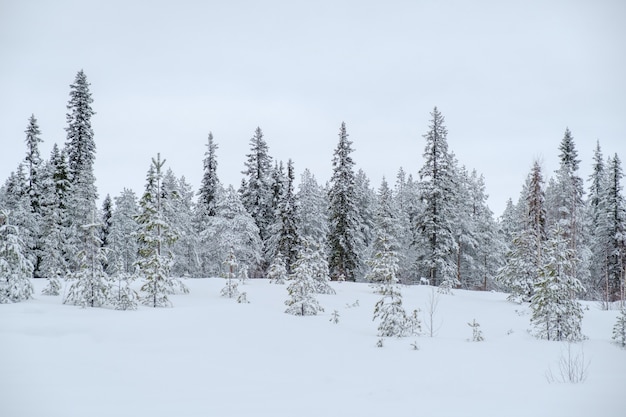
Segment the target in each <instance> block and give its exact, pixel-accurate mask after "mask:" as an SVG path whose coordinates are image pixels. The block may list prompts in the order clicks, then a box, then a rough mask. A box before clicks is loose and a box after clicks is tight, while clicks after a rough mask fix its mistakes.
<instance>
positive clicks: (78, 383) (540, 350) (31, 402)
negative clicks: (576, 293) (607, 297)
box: [0, 278, 626, 417]
mask: <svg viewBox="0 0 626 417" xmlns="http://www.w3.org/2000/svg"><path fill="white" fill-rule="evenodd" d="M33 282H34V285H35V291H36V292H35V294H36V296H35V298H34V299H32V300H28V301H25V302H22V303H16V304H7V305H0V369H1V370H2V371H1V374H0V415H2V416H11V417H20V416H29V417H31V416H43V415H45V416H48V417H54V416H64V417H71V416H84V415H89V416H91V417H96V416H112V415H116V416H151V417H159V416H181V417H184V416H222V417H223V416H273V417H277V416H290V417H291V416H298V417H306V416H315V417H319V416H351V415H358V416H382V415H393V416H394V417H395V416H420V415H423V416H460V415H463V416H481V417H486V416H525V417H527V416H541V415H550V416H568V417H574V416H592V415H602V416H623V415H626V408H625V407H624V404H623V387H624V386H626V351H625V350H623V349H620V348H619V347H617V346H616V345H615V344H614V343H612V342H611V334H612V328H613V325H614V324H615V322H616V317H617V315H618V311H617V310H612V311H602V310H600V309H599V308H598V306H597V305H596V304H595V303H583V307H584V308H585V309H586V308H587V307H588V310H586V311H585V317H584V320H583V333H584V334H585V335H587V336H588V337H589V339H588V340H587V341H585V342H583V343H582V344H574V345H572V351H573V352H576V353H579V352H580V351H581V349H584V355H585V362H587V361H589V368H588V378H587V380H586V381H585V382H584V383H580V384H569V383H549V382H548V381H547V379H546V372H547V371H548V370H549V369H552V371H553V373H558V361H559V358H560V357H561V354H562V351H563V349H565V348H566V344H564V343H559V342H550V341H545V340H537V339H535V338H534V337H532V336H531V335H529V334H528V332H527V330H528V329H529V328H530V324H529V319H530V312H529V310H528V307H527V305H517V304H513V303H511V302H508V301H506V294H501V293H488V292H468V291H461V290H455V291H454V295H441V296H440V303H439V305H438V308H437V311H436V312H435V323H440V324H441V326H440V328H439V331H438V332H437V334H436V335H435V337H433V338H430V337H427V336H425V335H422V336H418V337H407V338H401V339H395V338H386V339H385V340H384V346H383V347H382V348H378V347H377V346H376V343H377V341H378V339H379V338H378V337H377V336H376V333H377V331H376V329H377V326H378V323H377V322H373V321H372V315H373V310H374V304H375V303H376V301H378V299H379V298H380V295H378V294H375V293H374V291H373V289H372V288H371V287H370V286H368V285H367V284H362V283H347V282H345V283H332V285H333V287H334V288H335V290H336V291H337V294H336V295H318V300H319V301H320V303H321V305H322V306H323V307H324V309H325V312H323V313H321V314H320V315H317V316H308V317H298V316H292V315H290V314H285V313H284V301H285V300H286V299H287V291H286V286H284V285H276V284H269V282H268V281H267V280H248V281H247V283H246V284H245V291H246V292H247V294H248V300H249V301H250V304H238V303H236V302H235V301H234V300H232V299H227V298H223V297H220V289H221V288H222V287H223V286H224V280H223V279H219V278H211V279H195V280H187V281H186V283H187V284H188V286H189V289H190V294H187V295H174V296H172V297H171V300H172V302H173V304H174V307H173V308H161V309H153V308H149V307H144V306H141V307H139V309H138V310H136V311H116V310H112V309H103V308H86V309H81V308H79V307H75V306H69V305H63V304H61V299H62V295H60V296H42V295H39V294H40V293H41V290H42V289H43V287H44V286H45V284H46V281H45V280H34V281H33ZM64 290H66V288H64ZM402 291H403V304H404V307H405V308H406V309H407V311H412V310H413V309H415V308H421V310H422V312H424V311H425V310H426V309H427V303H428V298H429V295H430V294H431V291H432V287H429V286H426V285H421V286H411V287H402ZM357 300H358V305H357V303H356V301H357ZM334 310H337V311H338V312H339V314H340V317H339V323H337V324H334V323H332V322H331V321H330V318H331V316H332V313H333V311H334ZM473 319H476V322H478V323H480V329H481V330H482V332H483V335H484V337H485V339H486V340H485V341H483V342H476V343H472V342H468V339H471V336H472V329H471V327H469V326H468V324H467V323H468V322H472V320H473ZM424 321H425V318H424V317H422V322H424ZM415 342H417V345H418V346H419V350H414V349H413V348H412V347H411V344H412V343H415Z"/></svg>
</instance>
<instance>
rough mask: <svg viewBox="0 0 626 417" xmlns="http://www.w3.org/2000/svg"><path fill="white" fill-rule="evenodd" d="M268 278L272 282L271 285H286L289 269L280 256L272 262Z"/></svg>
mask: <svg viewBox="0 0 626 417" xmlns="http://www.w3.org/2000/svg"><path fill="white" fill-rule="evenodd" d="M267 278H268V279H269V280H270V284H284V283H285V280H287V268H285V261H284V260H283V257H282V256H281V255H280V254H278V255H276V257H275V258H274V259H273V260H272V263H271V264H270V267H269V269H268V271H267Z"/></svg>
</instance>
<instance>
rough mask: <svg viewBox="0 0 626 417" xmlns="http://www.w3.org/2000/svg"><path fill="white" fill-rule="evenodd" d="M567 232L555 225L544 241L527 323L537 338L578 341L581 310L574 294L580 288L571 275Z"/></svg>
mask: <svg viewBox="0 0 626 417" xmlns="http://www.w3.org/2000/svg"><path fill="white" fill-rule="evenodd" d="M566 233H567V232H565V231H564V230H562V229H560V226H558V225H557V226H556V229H555V230H554V231H553V232H552V237H551V238H550V239H549V240H548V241H547V242H546V245H545V246H546V247H545V250H544V252H545V253H544V258H543V259H544V264H543V265H542V267H541V269H540V270H539V277H538V280H537V282H536V283H535V288H534V294H533V296H532V299H531V303H530V308H531V310H532V317H531V319H530V322H531V324H532V325H533V327H534V328H535V334H536V336H537V337H539V338H540V339H547V340H557V341H561V340H569V341H578V340H582V339H583V338H584V336H583V335H582V333H581V322H582V318H583V311H582V307H581V305H580V303H579V302H578V301H576V299H575V296H576V295H577V294H579V293H581V292H582V291H584V288H583V286H582V284H581V283H580V281H579V280H578V279H577V278H576V277H575V276H574V275H573V274H572V271H573V268H572V263H573V261H572V259H573V254H574V250H573V249H572V248H571V247H569V241H568V239H567V234H566Z"/></svg>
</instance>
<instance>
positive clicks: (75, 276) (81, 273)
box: [63, 214, 111, 308]
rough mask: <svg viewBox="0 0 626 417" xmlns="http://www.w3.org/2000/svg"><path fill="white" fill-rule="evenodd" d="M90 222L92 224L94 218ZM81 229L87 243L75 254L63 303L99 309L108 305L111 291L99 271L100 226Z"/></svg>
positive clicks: (102, 254)
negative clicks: (76, 260)
mask: <svg viewBox="0 0 626 417" xmlns="http://www.w3.org/2000/svg"><path fill="white" fill-rule="evenodd" d="M93 218H94V220H95V214H94V216H93ZM82 228H83V236H85V237H86V238H87V240H86V241H85V242H84V243H83V246H82V250H81V251H80V252H78V268H77V269H76V271H73V272H72V273H71V274H69V275H68V277H67V280H68V281H69V282H70V286H69V288H68V290H67V294H66V295H65V298H64V299H63V303H64V304H73V305H77V306H80V307H82V308H85V307H102V306H105V305H106V304H108V302H109V297H110V289H111V288H110V287H111V282H110V279H109V276H108V275H107V274H106V272H105V271H104V268H103V265H104V264H106V262H107V257H106V253H105V251H104V249H103V248H102V241H101V240H100V237H99V235H100V233H99V232H100V230H101V228H102V224H100V223H89V224H86V225H83V227H82Z"/></svg>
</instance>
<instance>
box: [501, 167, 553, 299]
mask: <svg viewBox="0 0 626 417" xmlns="http://www.w3.org/2000/svg"><path fill="white" fill-rule="evenodd" d="M519 206H521V207H522V208H523V211H522V212H523V217H522V219H521V220H520V224H521V230H520V231H519V232H517V233H515V234H514V238H513V242H512V244H511V246H510V247H509V250H508V251H507V253H506V255H505V265H504V267H503V268H502V269H501V270H500V271H499V273H498V276H497V279H498V281H499V282H500V283H501V284H502V285H504V287H505V288H506V289H507V290H509V291H510V295H509V300H511V301H517V302H523V301H530V300H531V298H532V296H533V293H534V290H535V284H536V282H537V280H538V277H539V273H540V271H541V269H542V268H543V265H544V260H543V249H544V246H545V241H546V239H547V233H546V230H545V224H546V211H545V194H544V189H543V175H542V173H541V165H539V162H537V161H535V162H534V164H533V167H532V170H531V172H530V173H529V174H528V178H527V180H526V183H525V185H524V189H523V190H522V193H521V196H520V201H519Z"/></svg>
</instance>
